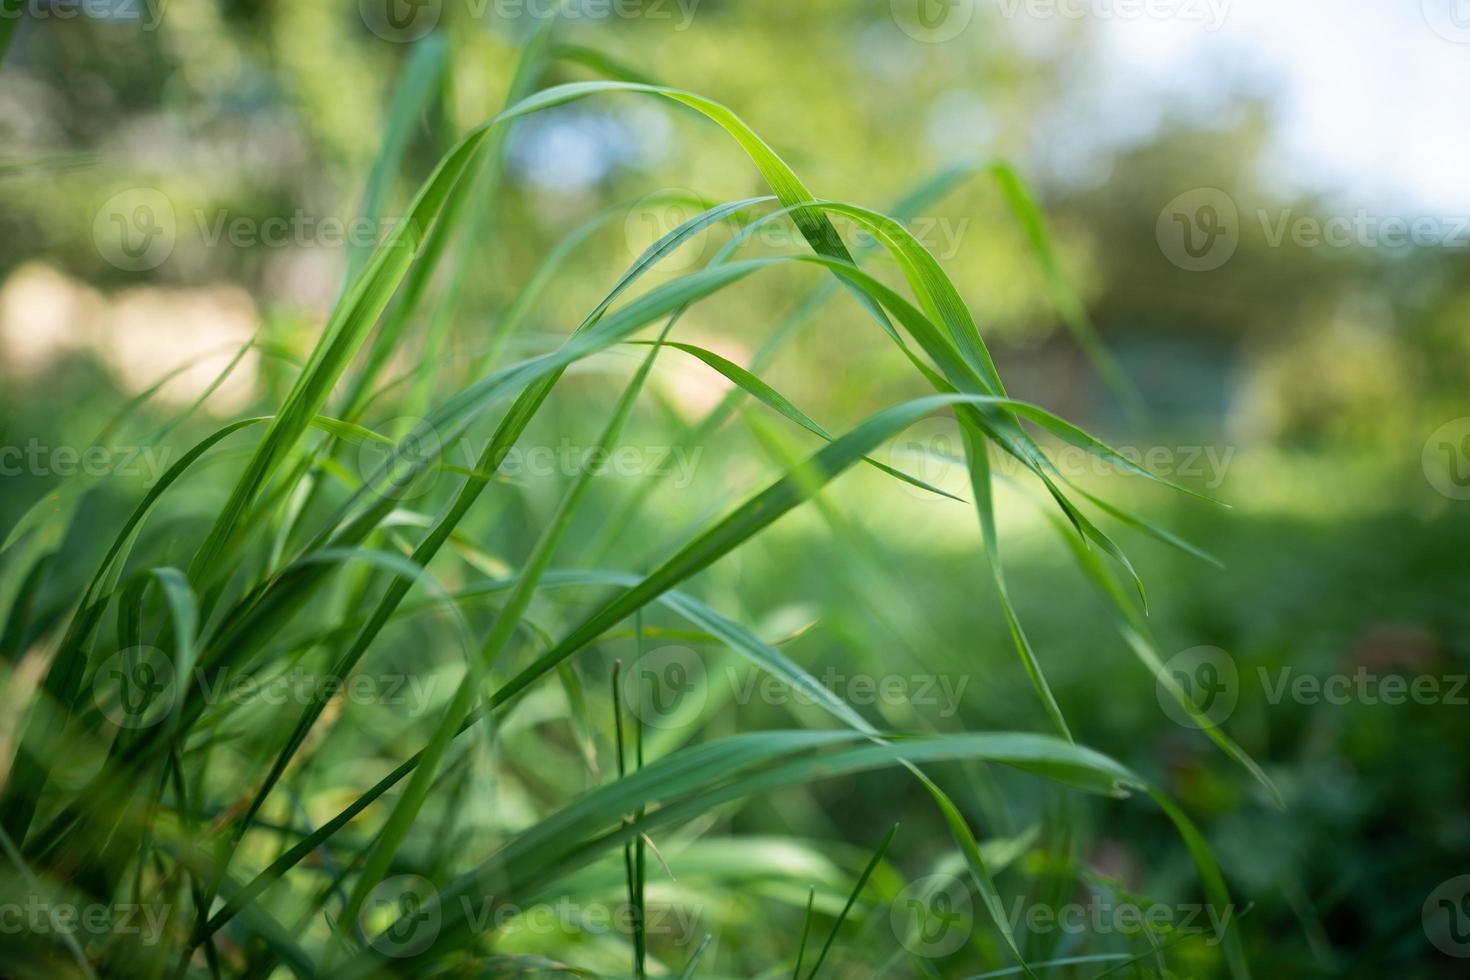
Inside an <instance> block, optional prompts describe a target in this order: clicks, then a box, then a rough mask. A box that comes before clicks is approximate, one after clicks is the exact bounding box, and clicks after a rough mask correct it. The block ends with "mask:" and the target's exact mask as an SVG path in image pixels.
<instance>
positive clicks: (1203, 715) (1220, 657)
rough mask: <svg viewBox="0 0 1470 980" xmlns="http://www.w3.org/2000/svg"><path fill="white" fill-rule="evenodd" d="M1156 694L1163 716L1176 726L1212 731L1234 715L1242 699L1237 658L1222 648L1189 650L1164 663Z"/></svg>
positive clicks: (1156, 685)
mask: <svg viewBox="0 0 1470 980" xmlns="http://www.w3.org/2000/svg"><path fill="white" fill-rule="evenodd" d="M1154 693H1155V695H1156V696H1157V697H1158V699H1159V706H1160V707H1161V708H1163V709H1164V714H1166V715H1168V716H1169V718H1170V719H1171V720H1173V721H1174V722H1175V723H1176V724H1179V725H1183V726H1184V727H1185V728H1209V727H1211V726H1213V725H1220V724H1223V723H1224V721H1225V719H1227V718H1229V717H1230V716H1231V714H1233V713H1234V711H1235V705H1236V703H1237V702H1238V701H1239V700H1240V671H1239V670H1237V669H1236V667H1235V658H1234V657H1232V656H1230V654H1228V653H1226V652H1225V651H1224V650H1221V649H1220V648H1219V647H1210V646H1200V647H1190V648H1189V649H1188V650H1181V651H1180V652H1179V653H1176V654H1174V656H1172V657H1170V658H1169V660H1168V662H1167V663H1165V664H1164V669H1163V670H1162V671H1160V672H1159V674H1158V677H1157V678H1156V681H1155V685H1154ZM1191 708H1192V709H1193V710H1191Z"/></svg>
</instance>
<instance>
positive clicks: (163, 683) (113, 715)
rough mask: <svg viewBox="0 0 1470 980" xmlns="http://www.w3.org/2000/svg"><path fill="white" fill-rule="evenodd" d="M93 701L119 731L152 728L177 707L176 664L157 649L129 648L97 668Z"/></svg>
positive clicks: (94, 678) (93, 684)
mask: <svg viewBox="0 0 1470 980" xmlns="http://www.w3.org/2000/svg"><path fill="white" fill-rule="evenodd" d="M92 698H93V700H95V701H96V702H97V708H98V709H99V710H100V711H101V712H102V715H103V717H105V718H106V719H107V720H108V721H110V722H112V723H113V724H114V725H116V726H118V727H119V728H149V727H151V726H153V725H156V724H158V723H159V722H160V721H162V720H163V718H164V716H165V715H167V714H168V712H169V709H171V708H172V707H173V704H174V665H173V663H172V661H170V660H169V658H168V655H167V654H165V653H164V652H163V651H162V650H159V649H157V648H155V647H129V648H128V649H126V650H123V651H121V652H119V653H115V654H113V655H112V656H110V657H108V658H107V659H106V660H105V661H103V662H102V664H101V666H99V667H98V668H97V673H96V674H94V675H93V676H92Z"/></svg>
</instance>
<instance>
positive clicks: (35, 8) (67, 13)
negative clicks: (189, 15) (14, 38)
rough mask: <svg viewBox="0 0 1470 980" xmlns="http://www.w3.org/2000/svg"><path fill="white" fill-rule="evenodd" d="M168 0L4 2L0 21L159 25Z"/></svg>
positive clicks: (23, 0)
mask: <svg viewBox="0 0 1470 980" xmlns="http://www.w3.org/2000/svg"><path fill="white" fill-rule="evenodd" d="M167 5H168V0H19V2H18V3H4V4H0V20H16V19H19V18H21V17H25V18H27V19H29V20H76V19H78V18H86V19H87V20H100V21H122V22H129V21H131V22H135V23H138V24H141V25H142V29H143V30H145V31H153V30H156V29H157V28H158V25H159V23H160V22H161V21H162V20H163V8H164V7H165V6H167Z"/></svg>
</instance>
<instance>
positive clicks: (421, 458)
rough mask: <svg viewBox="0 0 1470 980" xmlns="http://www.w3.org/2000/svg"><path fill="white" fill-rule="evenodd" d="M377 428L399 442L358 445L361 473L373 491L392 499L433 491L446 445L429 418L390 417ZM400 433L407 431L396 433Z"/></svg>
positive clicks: (374, 442) (411, 497) (380, 432)
mask: <svg viewBox="0 0 1470 980" xmlns="http://www.w3.org/2000/svg"><path fill="white" fill-rule="evenodd" d="M377 431H378V432H379V434H381V435H384V436H387V437H388V438H390V439H396V440H397V441H396V442H395V443H393V444H392V445H388V444H386V443H381V442H377V441H375V440H367V441H364V442H363V443H362V445H361V446H360V447H359V448H358V453H357V471H358V476H360V477H361V478H362V480H363V482H364V483H368V484H370V486H371V490H372V492H374V493H376V494H378V495H380V496H382V497H386V498H388V499H390V500H412V499H414V498H415V497H422V496H423V495H424V494H426V493H428V492H429V491H431V490H433V489H434V484H435V483H437V482H438V476H439V469H438V466H437V463H438V460H439V457H440V456H441V455H442V453H443V445H444V444H443V443H442V442H441V441H440V439H439V433H438V431H437V430H436V429H435V428H434V427H433V426H432V425H430V424H429V423H428V421H427V420H425V419H420V418H413V417H411V416H405V417H403V418H397V419H390V420H389V421H387V422H385V423H383V425H381V426H379V427H378V430H377ZM400 432H402V433H405V434H404V435H402V436H398V435H395V433H400Z"/></svg>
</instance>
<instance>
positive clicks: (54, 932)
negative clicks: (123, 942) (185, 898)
mask: <svg viewBox="0 0 1470 980" xmlns="http://www.w3.org/2000/svg"><path fill="white" fill-rule="evenodd" d="M169 912H170V906H168V905H139V904H134V903H131V902H115V903H111V904H104V903H101V902H64V901H56V900H53V899H50V898H47V897H46V896H44V895H38V894H31V895H28V896H26V897H25V899H23V900H20V901H15V900H11V901H5V902H0V935H6V936H17V935H21V934H23V933H25V934H30V935H35V936H76V935H83V936H87V937H92V938H97V939H101V938H103V937H106V936H132V937H135V940H136V941H137V942H139V943H141V944H142V945H145V946H154V945H157V944H158V943H160V942H162V941H163V938H164V930H165V929H166V928H167V927H168V919H169Z"/></svg>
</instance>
